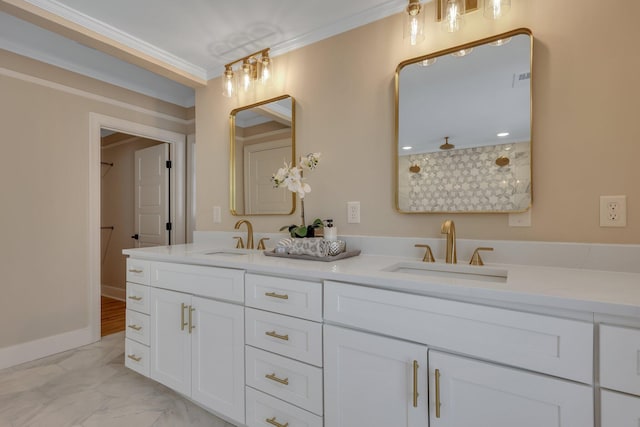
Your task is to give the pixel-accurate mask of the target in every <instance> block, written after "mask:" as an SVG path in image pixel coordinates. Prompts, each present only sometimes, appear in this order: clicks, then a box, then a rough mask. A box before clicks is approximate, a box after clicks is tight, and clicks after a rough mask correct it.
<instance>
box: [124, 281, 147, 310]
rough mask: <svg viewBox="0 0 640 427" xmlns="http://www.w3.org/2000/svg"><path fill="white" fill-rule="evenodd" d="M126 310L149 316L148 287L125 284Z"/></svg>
mask: <svg viewBox="0 0 640 427" xmlns="http://www.w3.org/2000/svg"><path fill="white" fill-rule="evenodd" d="M127 309H128V310H135V311H137V312H139V313H144V314H149V287H148V286H144V285H138V284H137V283H130V282H127Z"/></svg>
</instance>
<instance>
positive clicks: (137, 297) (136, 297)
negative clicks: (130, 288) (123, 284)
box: [129, 295, 142, 301]
mask: <svg viewBox="0 0 640 427" xmlns="http://www.w3.org/2000/svg"><path fill="white" fill-rule="evenodd" d="M129 299H132V300H134V301H142V297H139V296H137V295H131V296H130V297H129Z"/></svg>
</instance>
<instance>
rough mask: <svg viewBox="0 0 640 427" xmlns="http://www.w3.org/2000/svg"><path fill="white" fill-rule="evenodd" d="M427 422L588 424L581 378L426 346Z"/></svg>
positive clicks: (437, 426)
mask: <svg viewBox="0 0 640 427" xmlns="http://www.w3.org/2000/svg"><path fill="white" fill-rule="evenodd" d="M429 396H430V405H429V408H430V411H429V421H430V424H429V425H430V426H431V427H476V426H491V427H513V426H518V427H541V426H544V427H586V426H593V409H592V408H593V403H592V402H593V389H592V388H591V387H590V386H587V385H584V384H578V383H575V382H572V381H567V380H561V379H558V378H552V377H548V376H545V375H540V374H535V373H531V372H527V371H523V370H519V369H514V368H508V367H504V366H499V365H495V364H492V363H487V362H481V361H478V360H474V359H470V358H467V357H460V356H454V355H451V354H447V353H442V352H439V351H433V350H430V351H429Z"/></svg>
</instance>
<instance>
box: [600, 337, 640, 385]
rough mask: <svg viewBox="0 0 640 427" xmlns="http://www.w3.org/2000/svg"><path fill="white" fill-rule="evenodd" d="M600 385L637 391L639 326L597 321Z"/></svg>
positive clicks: (639, 344) (639, 376)
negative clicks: (606, 323)
mask: <svg viewBox="0 0 640 427" xmlns="http://www.w3.org/2000/svg"><path fill="white" fill-rule="evenodd" d="M600 385H601V386H602V387H606V388H610V389H613V390H618V391H624V392H626V393H632V394H637V395H640V329H632V328H625V327H620V326H610V325H600Z"/></svg>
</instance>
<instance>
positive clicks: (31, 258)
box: [0, 50, 187, 348]
mask: <svg viewBox="0 0 640 427" xmlns="http://www.w3.org/2000/svg"><path fill="white" fill-rule="evenodd" d="M0 64H2V65H1V66H0V94H1V96H0V129H1V131H2V133H1V137H0V138H1V145H2V159H3V161H2V167H1V168H0V195H1V197H2V209H0V224H2V227H3V230H2V237H0V239H1V242H2V244H1V245H0V272H1V278H0V292H1V295H2V297H1V298H0V325H3V326H2V327H0V348H3V347H7V346H11V345H15V344H20V343H24V342H28V341H32V340H36V339H39V338H43V337H49V336H53V335H56V334H61V333H64V332H68V331H74V330H78V329H81V328H85V327H87V326H88V325H89V306H88V300H89V293H88V280H89V270H88V269H89V267H88V265H89V262H88V261H89V260H88V255H87V254H88V251H89V234H88V214H89V209H88V208H89V205H88V203H89V202H88V201H89V194H88V192H89V188H88V178H89V113H90V112H95V113H99V114H103V115H107V116H111V117H117V118H121V119H126V120H129V121H133V122H139V123H142V124H145V125H149V126H155V127H159V128H163V129H168V130H172V131H176V132H181V133H185V132H186V131H187V124H185V123H186V122H184V120H183V119H184V116H182V115H183V113H184V114H185V115H186V113H185V112H184V110H185V109H182V108H176V107H175V106H171V105H170V104H166V103H163V102H160V101H158V100H152V99H151V98H148V97H144V96H140V95H135V94H133V93H132V92H129V91H126V90H123V89H119V88H116V87H113V86H110V85H106V84H102V83H98V82H96V81H92V80H91V79H87V78H85V77H80V76H78V75H75V74H73V73H70V72H66V71H62V70H60V69H58V68H55V67H51V66H48V65H45V64H42V63H39V62H36V61H32V60H29V59H26V58H23V57H19V56H17V55H14V54H11V53H9V52H6V51H2V50H0ZM14 73H16V74H14ZM29 76H36V77H38V78H43V79H46V81H47V82H45V84H48V85H49V86H50V83H55V84H62V85H65V87H67V88H71V87H72V88H73V89H74V90H75V89H80V90H83V91H91V92H92V93H93V94H97V95H100V96H105V97H108V98H109V99H115V100H116V101H118V102H124V103H125V104H126V105H130V106H135V107H136V109H132V108H129V107H126V106H125V104H117V105H114V104H113V103H111V102H110V101H107V100H106V99H102V98H98V99H91V98H88V97H86V96H84V95H81V94H80V92H78V93H77V94H76V93H69V92H68V90H67V89H65V90H60V89H61V88H53V87H48V86H46V85H42V84H39V83H34V82H30V81H27V80H25V79H28V78H29ZM141 109H144V110H141ZM147 110H149V111H155V112H158V113H162V115H161V116H157V115H153V114H151V113H147V112H145V111H147ZM165 117H175V118H177V119H179V121H174V120H168V119H167V118H165Z"/></svg>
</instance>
